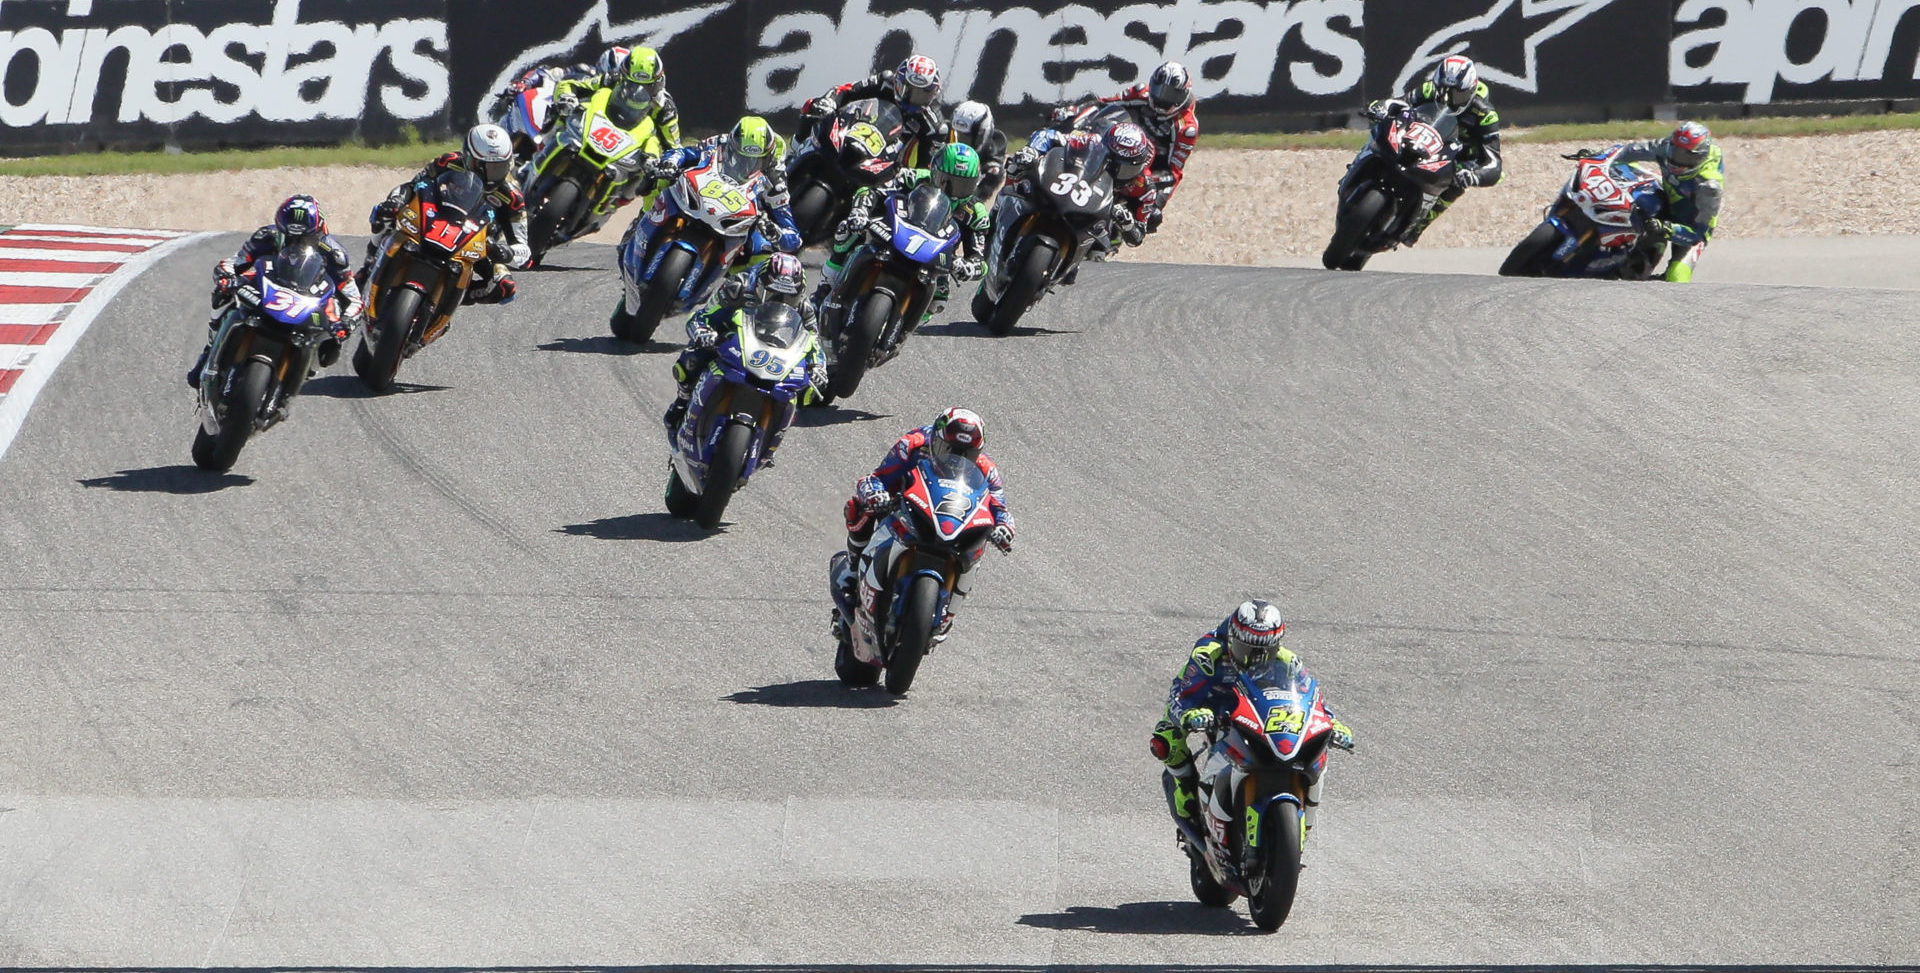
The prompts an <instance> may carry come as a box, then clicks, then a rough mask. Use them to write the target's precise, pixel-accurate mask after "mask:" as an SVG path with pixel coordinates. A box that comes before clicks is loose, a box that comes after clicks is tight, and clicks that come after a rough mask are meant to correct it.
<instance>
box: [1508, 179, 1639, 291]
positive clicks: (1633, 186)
mask: <svg viewBox="0 0 1920 973" xmlns="http://www.w3.org/2000/svg"><path fill="white" fill-rule="evenodd" d="M1619 148H1620V147H1619V146H1614V147H1613V148H1612V149H1609V150H1607V151H1605V152H1602V153H1599V154H1597V155H1593V156H1588V157H1584V158H1579V157H1576V159H1575V162H1576V165H1575V167H1574V170H1573V175H1572V176H1571V177H1570V178H1568V179H1567V184H1566V186H1565V187H1563V188H1562V189H1561V190H1560V195H1559V196H1558V197H1556V198H1555V199H1554V201H1553V202H1552V203H1551V204H1550V205H1548V206H1547V209H1546V217H1545V219H1543V220H1541V222H1540V225H1539V226H1536V227H1534V228H1533V232H1532V233H1529V234H1527V237H1526V239H1524V240H1522V241H1520V244H1519V245H1518V246H1516V247H1514V248H1513V252H1512V253H1510V254H1508V255H1507V259H1506V261H1505V262H1504V263H1502V264H1501V265H1500V276H1502V277H1603V278H1609V279H1614V280H1646V279H1648V278H1650V277H1652V276H1653V272H1654V268H1656V267H1658V266H1659V264H1660V257H1661V252H1662V251H1663V250H1664V249H1665V248H1666V243H1667V238H1666V236H1664V235H1662V234H1661V233H1659V232H1657V231H1655V230H1654V229H1652V226H1651V223H1652V221H1654V220H1656V219H1657V218H1658V217H1659V215H1660V212H1661V203H1662V200H1661V196H1662V192H1663V190H1662V188H1661V176H1660V165H1659V163H1656V162H1636V163H1626V162H1616V161H1614V155H1615V153H1616V152H1618V151H1619Z"/></svg>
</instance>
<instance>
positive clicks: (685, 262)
mask: <svg viewBox="0 0 1920 973" xmlns="http://www.w3.org/2000/svg"><path fill="white" fill-rule="evenodd" d="M662 245H663V246H664V245H666V243H665V241H662ZM692 269H693V254H691V253H688V252H687V251H685V250H682V249H680V248H679V247H674V248H673V249H672V250H671V251H669V252H668V253H667V255H666V256H665V257H662V258H660V266H659V267H658V268H657V269H655V270H654V272H653V279H652V280H650V281H647V287H646V290H644V291H642V292H641V294H640V309H639V310H638V311H635V312H634V314H633V324H632V325H631V326H630V327H629V328H628V329H627V335H626V338H627V340H628V341H631V342H633V343H634V344H636V345H644V344H646V343H647V342H649V341H652V340H653V333H654V332H655V331H656V330H659V328H660V321H661V319H663V318H665V317H666V316H667V312H669V311H671V310H673V302H674V300H675V299H677V298H678V297H679V296H680V285H681V284H683V283H685V282H686V279H687V271H689V270H692Z"/></svg>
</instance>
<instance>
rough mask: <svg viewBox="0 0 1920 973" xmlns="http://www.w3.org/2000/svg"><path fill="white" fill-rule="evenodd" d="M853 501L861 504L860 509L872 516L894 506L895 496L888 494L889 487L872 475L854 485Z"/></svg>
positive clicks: (862, 478)
mask: <svg viewBox="0 0 1920 973" xmlns="http://www.w3.org/2000/svg"><path fill="white" fill-rule="evenodd" d="M853 499H854V501H855V502H857V503H859V504H860V509H862V510H865V511H866V512H868V513H870V514H871V513H879V512H880V511H882V510H885V509H887V508H888V507H891V506H893V494H891V493H888V492H887V485H886V484H884V483H882V482H880V478H879V477H877V476H874V475H873V474H871V473H869V474H867V475H866V476H863V477H861V478H860V481H859V482H858V483H855V484H854V485H853Z"/></svg>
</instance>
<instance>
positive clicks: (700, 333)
mask: <svg viewBox="0 0 1920 973" xmlns="http://www.w3.org/2000/svg"><path fill="white" fill-rule="evenodd" d="M719 340H720V332H718V331H715V330H713V329H712V328H710V327H708V326H707V323H706V322H705V321H702V322H700V323H699V324H696V325H692V326H690V327H688V328H687V347H689V348H700V349H706V348H711V347H713V346H714V343H715V342H717V341H719Z"/></svg>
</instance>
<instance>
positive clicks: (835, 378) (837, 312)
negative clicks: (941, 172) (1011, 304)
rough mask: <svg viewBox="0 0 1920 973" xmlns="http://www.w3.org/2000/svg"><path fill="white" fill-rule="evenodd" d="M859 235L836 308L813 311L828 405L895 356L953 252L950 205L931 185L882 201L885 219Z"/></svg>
mask: <svg viewBox="0 0 1920 973" xmlns="http://www.w3.org/2000/svg"><path fill="white" fill-rule="evenodd" d="M864 232H865V233H866V234H867V239H866V240H865V242H863V243H861V245H860V246H859V247H857V248H855V249H854V251H853V254H852V255H851V256H850V257H848V258H847V264H846V267H845V269H844V270H843V271H842V272H841V274H840V283H839V285H838V286H837V287H836V288H835V289H834V291H833V293H834V295H835V297H836V298H837V299H838V301H839V304H838V307H837V308H835V307H833V303H832V302H831V301H828V302H823V303H822V305H821V306H820V308H819V310H820V331H821V334H823V335H824V336H826V338H827V339H828V344H827V347H826V351H827V363H828V365H827V375H828V385H827V394H826V398H828V399H844V398H846V397H847V396H850V395H852V394H853V393H854V392H855V390H857V389H859V388H860V381H861V379H863V378H865V377H866V375H867V370H868V369H870V368H878V367H880V366H881V365H882V364H885V363H886V362H887V361H889V360H891V359H892V358H893V356H895V355H897V354H899V353H900V346H901V345H902V344H904V343H905V342H906V340H907V335H908V334H909V333H911V332H912V331H913V329H914V328H917V327H919V326H920V318H921V316H922V315H924V314H925V313H926V310H927V305H928V304H929V303H930V302H931V301H932V300H933V295H934V293H935V291H936V289H937V285H938V283H939V277H940V275H942V274H945V273H947V272H948V269H949V268H950V267H951V266H952V264H953V261H954V258H955V255H956V254H957V253H958V252H959V246H960V227H959V225H958V224H957V223H955V222H954V220H953V206H952V204H950V203H948V202H947V197H946V194H945V193H942V192H941V191H940V190H939V189H938V188H936V187H935V186H934V185H933V184H932V183H923V184H922V185H920V186H917V187H915V188H914V190H913V191H912V192H910V193H907V194H905V195H901V194H898V193H896V194H894V195H892V196H889V197H887V215H886V217H884V218H881V219H875V220H873V221H872V222H870V223H868V224H867V227H866V230H865V231H864Z"/></svg>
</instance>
